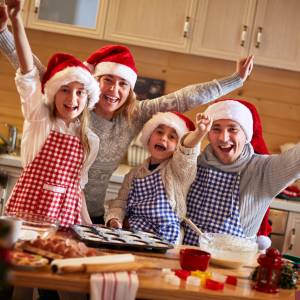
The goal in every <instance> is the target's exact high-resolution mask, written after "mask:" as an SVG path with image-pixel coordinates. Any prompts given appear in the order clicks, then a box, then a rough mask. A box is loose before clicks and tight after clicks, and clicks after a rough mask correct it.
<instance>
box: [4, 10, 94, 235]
mask: <svg viewBox="0 0 300 300" xmlns="http://www.w3.org/2000/svg"><path fill="white" fill-rule="evenodd" d="M8 12H9V16H10V19H11V21H12V26H13V32H14V38H15V42H16V50H17V54H18V59H19V63H20V69H18V70H17V74H16V78H15V81H16V85H17V89H18V91H19V93H20V96H21V103H22V112H23V115H24V117H25V123H24V128H23V138H22V145H21V149H22V150H21V158H22V164H23V167H24V171H23V173H22V175H21V177H20V179H19V180H18V182H17V184H16V186H15V188H14V190H13V192H12V194H11V196H10V199H9V201H8V203H7V206H6V213H10V212H25V213H29V214H39V215H42V216H49V217H52V218H56V219H58V221H59V223H60V229H67V228H68V227H69V226H70V225H72V224H81V223H82V220H83V222H84V223H91V221H90V218H89V215H88V212H87V209H86V204H85V201H84V197H82V195H83V194H82V191H81V189H82V188H83V187H84V185H85V184H86V183H87V172H88V169H89V167H90V166H91V164H92V163H93V161H94V160H95V158H96V155H97V152H98V149H99V138H98V137H97V136H96V135H95V134H94V133H93V132H91V130H90V129H89V128H88V109H91V108H92V107H93V106H94V105H95V104H96V103H97V102H98V99H99V94H100V89H99V85H98V83H97V81H96V80H95V79H94V78H93V76H92V74H91V73H90V71H89V70H88V68H87V67H86V66H84V65H83V64H82V63H81V62H80V61H79V60H78V59H76V58H75V57H73V56H71V55H68V54H62V53H57V54H55V55H53V56H52V57H51V59H50V61H49V63H48V68H47V72H46V73H45V75H44V77H43V81H42V83H40V81H39V74H38V71H37V69H36V68H35V67H34V65H33V59H32V53H31V49H30V46H29V43H28V40H27V37H26V34H25V31H24V27H23V24H22V21H21V17H20V12H21V8H20V7H18V4H16V5H11V6H8Z"/></svg>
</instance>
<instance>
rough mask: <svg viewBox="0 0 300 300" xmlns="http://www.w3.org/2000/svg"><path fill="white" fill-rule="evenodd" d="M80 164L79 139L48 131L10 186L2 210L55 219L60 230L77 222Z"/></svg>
mask: <svg viewBox="0 0 300 300" xmlns="http://www.w3.org/2000/svg"><path fill="white" fill-rule="evenodd" d="M82 163H83V150H82V146H81V142H80V139H79V138H78V137H76V136H72V135H67V134H62V133H59V132H56V131H53V130H52V131H51V132H50V134H49V136H48V138H47V140H46V143H45V145H44V146H43V148H42V150H41V151H40V152H39V154H38V155H37V157H36V158H35V159H34V160H33V161H32V162H31V163H30V164H29V165H28V166H26V168H25V169H24V171H23V173H22V175H21V177H20V178H19V180H18V182H17V184H16V186H15V187H14V189H13V192H12V194H11V197H10V199H9V202H8V205H7V208H6V213H9V212H13V211H15V212H27V213H32V214H38V215H43V216H49V217H52V218H56V219H58V221H59V223H60V229H66V228H68V227H69V226H70V225H73V224H81V217H80V211H81V204H82V201H81V187H80V170H81V166H82Z"/></svg>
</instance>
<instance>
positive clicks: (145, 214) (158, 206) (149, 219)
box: [127, 172, 180, 244]
mask: <svg viewBox="0 0 300 300" xmlns="http://www.w3.org/2000/svg"><path fill="white" fill-rule="evenodd" d="M127 211H128V213H129V224H130V228H131V229H134V230H144V231H151V232H155V233H156V234H159V235H161V236H163V238H164V239H166V240H167V241H168V242H170V243H173V244H174V243H176V241H177V240H178V239H179V234H180V221H179V218H178V217H177V215H176V213H175V212H174V210H173V209H172V207H171V205H170V204H169V202H168V198H167V193H166V190H165V187H164V185H163V181H162V178H161V174H160V172H157V173H154V174H151V175H149V176H147V177H145V178H135V179H134V180H133V183H132V185H131V189H130V193H129V197H128V201H127Z"/></svg>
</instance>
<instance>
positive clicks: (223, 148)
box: [219, 145, 233, 153]
mask: <svg viewBox="0 0 300 300" xmlns="http://www.w3.org/2000/svg"><path fill="white" fill-rule="evenodd" d="M219 149H220V150H221V151H222V152H224V153H229V152H230V151H231V150H232V149H233V145H222V146H219Z"/></svg>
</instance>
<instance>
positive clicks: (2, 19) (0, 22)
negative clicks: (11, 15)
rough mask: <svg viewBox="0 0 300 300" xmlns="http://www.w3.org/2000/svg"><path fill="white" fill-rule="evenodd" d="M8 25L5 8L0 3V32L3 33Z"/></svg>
mask: <svg viewBox="0 0 300 300" xmlns="http://www.w3.org/2000/svg"><path fill="white" fill-rule="evenodd" d="M7 23H8V13H7V6H6V5H5V4H4V3H0V32H3V31H4V30H5V29H6V27H7Z"/></svg>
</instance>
